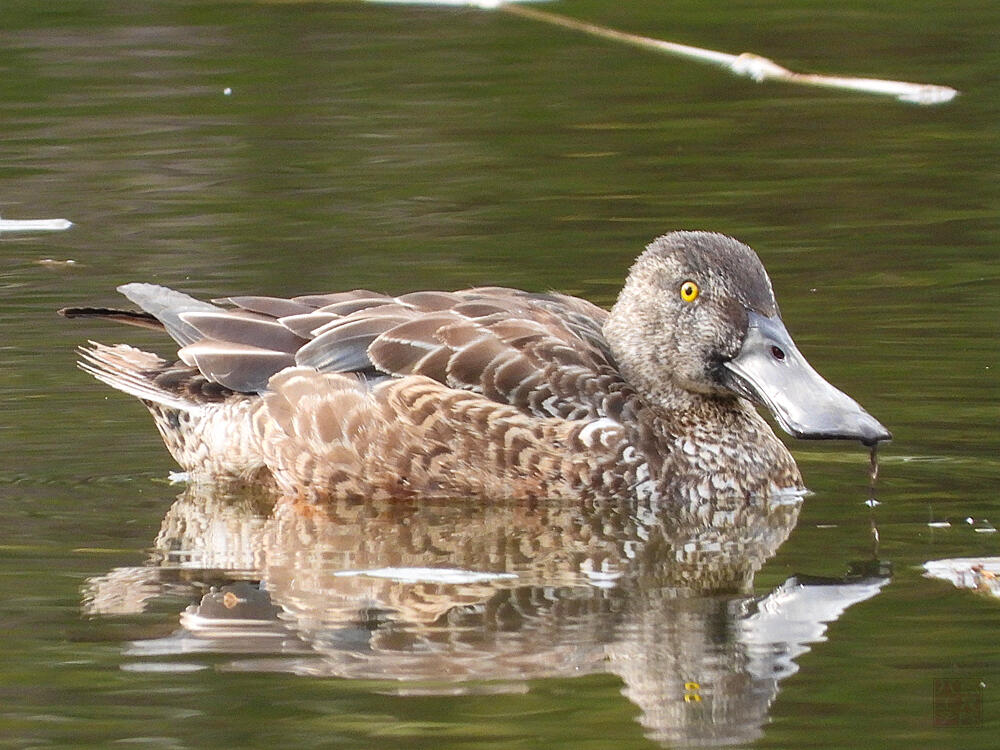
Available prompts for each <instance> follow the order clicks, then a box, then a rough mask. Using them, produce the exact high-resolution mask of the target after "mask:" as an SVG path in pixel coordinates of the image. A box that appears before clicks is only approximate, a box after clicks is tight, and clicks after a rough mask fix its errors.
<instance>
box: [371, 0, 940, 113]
mask: <svg viewBox="0 0 1000 750" xmlns="http://www.w3.org/2000/svg"><path fill="white" fill-rule="evenodd" d="M368 1H369V2H378V3H395V4H405V5H448V6H456V5H464V6H470V7H475V8H480V9H483V10H499V11H502V12H505V13H510V14H511V15H515V16H518V17H520V18H528V19H531V20H532V21H541V22H542V23H547V24H550V25H552V26H560V27H562V28H564V29H571V30H573V31H580V32H582V33H584V34H589V35H591V36H596V37H600V38H601V39H608V40H611V41H613V42H621V43H622V44H629V45H631V46H633V47H640V48H642V49H647V50H652V51H653V52H661V53H664V54H668V55H675V56H678V57H686V58H688V59H691V60H697V61H699V62H704V63H709V64H712V65H718V66H720V67H723V68H726V69H727V70H729V71H730V72H731V73H734V74H736V75H738V76H745V77H747V78H750V79H752V80H754V81H756V82H757V83H761V82H762V81H766V80H776V81H784V82H786V83H796V84H802V85H805V86H819V87H823V88H837V89H848V90H851V91H861V92H863V93H866V94H881V95H884V96H892V97H895V98H896V99H898V100H899V101H901V102H907V103H909V104H923V105H928V104H945V103H946V102H950V101H951V100H952V99H954V98H955V97H956V96H958V91H957V90H956V89H953V88H951V87H950V86H939V85H936V84H930V83H910V82H908V81H889V80H884V79H879V78H856V77H854V76H830V75H820V74H816V73H796V72H795V71H792V70H789V69H788V68H785V67H782V66H781V65H778V63H776V62H774V61H773V60H769V59H768V58H766V57H761V56H760V55H757V54H754V53H753V52H744V53H742V54H740V55H731V54H729V53H727V52H718V51H716V50H711V49H704V48H702V47H692V46H690V45H687V44H678V43H676V42H668V41H664V40H662V39H652V38H650V37H645V36H639V35H637V34H629V33H626V32H624V31H618V30H617V29H611V28H608V27H607V26H598V25H597V24H593V23H587V22H586V21H578V20H577V19H575V18H570V17H569V16H561V15H558V14H556V13H550V12H548V11H544V10H538V9H537V8H527V7H524V6H522V5H516V4H515V3H516V2H530V1H531V0H510V2H501V0H368Z"/></svg>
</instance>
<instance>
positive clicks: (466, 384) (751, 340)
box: [60, 231, 892, 507]
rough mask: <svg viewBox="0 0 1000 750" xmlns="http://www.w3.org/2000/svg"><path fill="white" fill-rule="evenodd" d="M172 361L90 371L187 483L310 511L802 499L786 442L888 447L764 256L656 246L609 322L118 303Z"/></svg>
mask: <svg viewBox="0 0 1000 750" xmlns="http://www.w3.org/2000/svg"><path fill="white" fill-rule="evenodd" d="M118 291H119V292H121V293H122V294H123V295H124V296H125V297H126V298H128V299H129V300H130V301H131V302H132V303H134V304H135V305H136V306H137V307H138V308H139V309H138V310H125V309H118V308H95V307H69V308H64V309H62V310H60V313H61V314H62V315H63V316H65V317H67V318H100V319H107V320H113V321H116V322H121V323H125V324H129V325H134V326H139V327H143V328H150V329H154V330H158V331H164V332H165V333H166V334H167V335H169V336H170V338H172V339H173V341H174V342H175V344H176V345H177V347H178V349H177V351H176V354H174V355H172V356H170V357H167V358H164V357H161V356H160V355H158V354H154V353H151V352H147V351H144V350H142V349H138V348H135V347H133V346H130V345H127V344H115V345H107V344H101V343H96V342H90V344H89V345H88V346H85V347H81V349H80V352H81V359H80V362H79V366H80V367H81V368H82V369H83V370H84V371H86V372H88V373H89V374H91V375H92V376H94V377H95V378H96V379H97V380H99V381H101V382H103V383H105V384H106V385H108V386H111V387H112V388H115V389H117V390H119V391H122V392H124V393H126V394H129V395H131V396H134V397H136V398H138V399H140V400H141V401H142V403H143V404H144V405H145V406H146V408H147V409H148V410H149V411H150V412H151V413H152V415H153V418H154V422H155V424H156V427H157V429H158V430H159V432H160V435H161V436H162V438H163V441H164V443H165V445H166V447H167V449H168V451H169V452H170V453H171V455H172V456H173V458H174V460H175V461H176V462H177V463H178V464H179V465H180V466H181V468H182V469H183V471H184V472H186V474H187V477H188V479H189V480H190V481H203V482H220V483H221V482H225V481H233V482H237V481H238V482H243V483H252V484H258V485H264V486H268V487H271V488H273V490H274V491H275V492H278V493H280V494H282V495H287V496H291V497H298V498H304V499H306V500H308V501H315V502H322V501H323V500H324V499H326V500H331V499H344V498H371V499H392V500H397V499H399V500H402V499H406V498H414V497H442V498H473V499H478V500H482V501H488V500H490V499H499V498H523V499H539V500H541V499H545V498H575V497H579V498H595V499H596V498H601V499H629V498H632V499H640V500H643V501H646V502H648V501H650V500H651V499H653V500H656V501H670V500H675V501H678V502H682V503H687V504H688V505H689V506H692V507H694V506H697V505H698V504H699V503H702V504H705V503H707V502H708V501H710V500H711V499H712V498H713V497H715V496H716V495H718V494H720V493H722V494H727V495H731V496H734V497H737V498H761V497H769V496H773V495H774V494H775V493H785V492H791V493H800V494H801V493H803V492H804V491H805V486H804V483H803V479H802V475H801V473H800V472H799V469H798V467H797V466H796V463H795V460H794V458H793V457H792V455H791V453H790V452H789V450H788V448H787V447H786V446H785V444H784V443H783V442H782V441H781V440H780V439H779V438H778V437H777V435H776V434H775V432H774V431H773V430H772V429H771V427H770V425H769V424H768V422H767V421H766V420H765V419H764V417H763V416H762V415H761V413H760V411H759V410H758V408H759V407H762V408H763V410H765V411H766V412H769V413H770V414H771V415H772V416H773V418H774V420H775V421H776V422H777V424H778V425H779V426H780V427H781V428H782V429H783V430H784V431H786V432H787V433H788V434H789V435H791V436H793V437H795V438H802V439H850V440H858V441H860V442H861V443H863V444H865V445H868V446H875V445H877V444H878V443H879V442H882V441H886V440H890V439H891V437H892V436H891V433H890V432H889V431H888V430H887V429H886V428H885V427H884V426H883V425H882V424H881V423H880V422H879V421H878V420H876V419H875V418H874V417H873V416H871V415H870V414H869V413H868V412H866V411H865V410H864V409H863V408H862V407H861V406H860V405H859V404H858V403H857V402H856V401H855V400H854V399H852V398H851V397H850V396H848V395H847V394H845V393H843V392H842V391H840V390H838V389H837V388H836V387H834V386H833V385H831V384H830V383H829V382H827V381H826V380H825V379H824V378H823V377H822V376H821V375H820V374H819V373H817V372H816V370H814V369H813V368H812V367H811V366H810V364H809V363H808V361H807V360H806V359H805V357H804V356H803V355H802V354H801V352H800V351H799V349H798V347H797V346H796V345H795V343H794V341H793V340H792V337H791V335H790V334H789V333H788V330H787V329H786V328H785V325H784V323H783V322H782V319H781V316H780V313H779V309H778V304H777V301H776V300H775V296H774V290H773V288H772V285H771V281H770V279H769V278H768V275H767V272H766V271H765V270H764V266H763V264H762V263H761V261H760V258H759V257H758V256H757V254H756V253H755V252H754V251H753V250H752V249H751V248H750V247H749V246H747V245H746V244H744V243H742V242H740V241H738V240H736V239H733V238H732V237H729V236H726V235H723V234H719V233H715V232H705V231H675V232H671V233H669V234H665V235H663V236H660V237H658V238H656V239H654V240H653V241H652V242H651V243H650V244H649V245H648V246H647V247H646V248H645V250H644V251H643V252H642V253H641V254H640V255H639V256H638V258H637V259H636V260H635V262H634V263H633V265H632V267H631V269H630V270H629V272H628V274H627V277H626V279H625V282H624V286H623V287H622V289H621V292H620V293H619V295H618V297H617V300H616V302H615V303H614V305H613V306H612V307H611V309H610V310H606V309H604V308H602V307H599V306H597V305H595V304H592V303H591V302H589V301H587V300H584V299H581V298H578V297H574V296H570V295H566V294H561V293H558V292H529V291H521V290H517V289H508V288H502V287H475V288H469V289H464V290H460V291H450V292H442V291H420V292H410V293H407V294H402V295H398V296H392V295H389V294H383V293H377V292H372V291H368V290H353V291H347V292H334V293H331V294H306V295H301V296H296V297H291V298H287V299H286V298H279V297H271V296H233V297H227V298H223V299H216V300H213V301H212V302H205V301H201V300H197V299H194V298H193V297H190V296H188V295H186V294H184V293H181V292H178V291H175V290H172V289H168V288H166V287H163V286H158V285H153V284H146V283H129V284H125V285H123V286H120V287H118Z"/></svg>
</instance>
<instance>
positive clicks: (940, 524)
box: [927, 521, 951, 529]
mask: <svg viewBox="0 0 1000 750" xmlns="http://www.w3.org/2000/svg"><path fill="white" fill-rule="evenodd" d="M927 525H928V526H929V527H930V528H932V529H950V528H951V524H950V523H949V522H948V521H931V522H929V523H928V524H927Z"/></svg>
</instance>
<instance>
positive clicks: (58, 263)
mask: <svg viewBox="0 0 1000 750" xmlns="http://www.w3.org/2000/svg"><path fill="white" fill-rule="evenodd" d="M35 263H36V264H37V265H39V266H50V267H52V268H65V267H66V266H75V265H76V264H77V263H76V261H75V260H72V259H71V258H67V259H66V260H56V259H55V258H42V259H41V260H36V261H35Z"/></svg>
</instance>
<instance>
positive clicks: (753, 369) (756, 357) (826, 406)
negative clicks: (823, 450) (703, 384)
mask: <svg viewBox="0 0 1000 750" xmlns="http://www.w3.org/2000/svg"><path fill="white" fill-rule="evenodd" d="M749 316H750V325H749V329H748V330H747V335H746V338H745V339H744V341H743V348H742V349H740V352H739V354H737V355H736V356H735V357H734V358H733V359H731V360H729V361H728V362H725V363H724V365H723V367H724V370H723V372H724V380H725V382H726V385H727V386H728V387H729V388H731V389H732V390H733V391H734V392H736V393H738V394H739V395H740V396H743V397H745V398H748V399H750V400H751V401H754V402H756V403H759V404H762V405H763V406H765V407H767V408H768V409H769V410H770V411H771V413H772V414H774V418H775V419H777V420H778V424H780V425H781V427H782V429H784V430H785V431H786V432H788V434H789V435H793V436H794V437H797V438H807V439H813V440H823V439H830V438H843V439H850V440H860V441H861V442H862V443H864V444H865V445H874V444H875V443H878V442H880V441H882V440H891V439H892V434H891V433H890V432H889V431H888V430H887V429H886V428H885V427H883V426H882V424H881V423H879V421H878V420H877V419H875V418H874V417H873V416H872V415H871V414H869V413H868V412H866V411H865V410H864V409H862V408H861V406H860V405H859V404H858V402H857V401H855V400H854V399H853V398H851V397H850V396H848V395H847V394H846V393H844V392H843V391H839V390H837V389H836V388H834V387H833V386H832V385H830V384H829V383H828V382H827V381H826V380H824V379H823V378H822V377H821V376H820V374H819V373H818V372H816V371H815V370H814V369H813V368H812V366H811V365H810V364H809V363H808V362H807V361H806V358H805V357H803V356H802V353H801V352H799V350H798V347H796V346H795V342H794V341H792V337H791V336H790V335H789V333H788V331H787V330H786V329H785V325H784V323H782V322H781V320H780V319H779V318H768V317H765V316H763V315H759V314H757V313H754V312H751V313H749Z"/></svg>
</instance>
